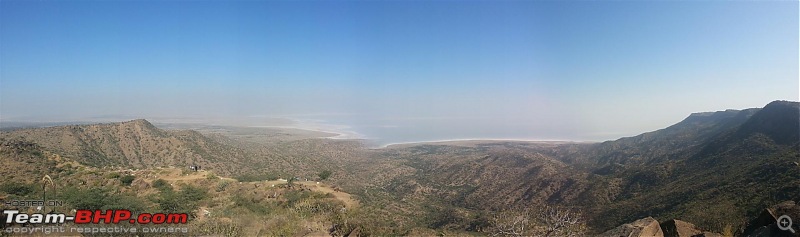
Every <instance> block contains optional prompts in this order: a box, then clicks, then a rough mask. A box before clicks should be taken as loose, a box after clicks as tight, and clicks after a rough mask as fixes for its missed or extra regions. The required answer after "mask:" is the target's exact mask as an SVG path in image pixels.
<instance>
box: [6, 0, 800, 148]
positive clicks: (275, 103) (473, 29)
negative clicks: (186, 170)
mask: <svg viewBox="0 0 800 237" xmlns="http://www.w3.org/2000/svg"><path fill="white" fill-rule="evenodd" d="M798 29H800V27H799V26H798V2H797V1H647V2H645V1H608V2H589V1H572V2H569V1H567V2H563V1H299V2H294V1H292V2H288V1H257V0H256V1H8V0H3V1H0V119H3V120H6V121H9V120H51V121H52V120H71V119H76V118H87V117H95V116H119V115H124V116H133V117H143V118H151V117H247V116H278V117H280V116H289V117H291V116H298V115H305V114H317V115H324V114H330V115H331V116H333V115H336V114H350V115H351V116H355V117H358V118H364V119H365V120H367V119H372V118H383V119H403V120H405V121H413V120H439V121H453V122H454V123H456V122H457V123H469V122H468V121H472V120H480V121H481V122H480V123H476V124H480V126H482V127H481V128H480V129H488V130H491V129H492V125H491V124H494V123H498V124H506V125H507V124H515V126H518V127H519V129H520V130H529V131H531V132H532V133H535V132H536V131H539V130H542V129H547V130H552V131H562V130H563V131H565V132H564V134H563V135H562V137H563V138H566V139H572V138H576V137H580V136H593V137H600V138H606V137H608V138H613V137H615V136H619V135H634V134H638V133H641V132H645V131H650V130H654V129H658V128H662V127H666V126H668V125H670V124H672V123H675V122H678V121H680V120H681V119H683V118H684V117H686V116H687V115H688V114H689V113H691V112H699V111H715V110H724V109H728V108H733V109H741V108H749V107H763V106H764V105H765V104H767V103H768V102H770V101H772V100H794V101H796V100H798V90H799V86H798V67H799V65H800V63H799V62H798V42H800V40H799V39H798ZM465 121H467V122H465ZM356 122H357V121H356ZM517 124H518V125H517ZM465 126H466V125H465ZM576 139H577V138H576Z"/></svg>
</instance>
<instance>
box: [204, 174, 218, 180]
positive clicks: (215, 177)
mask: <svg viewBox="0 0 800 237" xmlns="http://www.w3.org/2000/svg"><path fill="white" fill-rule="evenodd" d="M206 179H219V177H217V175H215V174H214V173H208V174H207V175H206Z"/></svg>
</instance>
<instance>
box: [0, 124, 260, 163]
mask: <svg viewBox="0 0 800 237" xmlns="http://www.w3.org/2000/svg"><path fill="white" fill-rule="evenodd" d="M0 138H5V139H9V140H12V139H13V140H15V141H21V142H28V143H35V144H36V145H38V146H41V147H42V149H43V150H46V151H50V152H53V153H55V154H58V155H60V156H63V157H65V158H67V159H71V160H75V161H77V162H80V163H81V164H85V165H90V166H96V167H102V166H121V167H126V168H152V167H162V166H175V167H187V166H190V165H194V164H197V165H201V166H204V167H207V168H208V169H213V170H215V171H217V172H219V173H221V174H229V173H232V172H235V171H236V170H241V169H247V167H249V166H248V162H249V161H250V160H248V158H247V157H246V156H245V155H244V153H243V152H242V151H240V150H238V149H235V148H232V147H230V146H226V145H223V144H221V143H218V142H215V141H213V140H211V139H209V138H206V137H205V136H203V135H201V134H200V133H198V132H195V131H190V130H185V131H164V130H161V129H158V128H156V127H155V126H153V125H152V124H150V122H148V121H147V120H143V119H139V120H133V121H128V122H122V123H109V124H93V125H69V126H58V127H46V128H33V129H21V130H14V131H9V132H2V133H0Z"/></svg>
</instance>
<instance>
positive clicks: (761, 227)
mask: <svg viewBox="0 0 800 237" xmlns="http://www.w3.org/2000/svg"><path fill="white" fill-rule="evenodd" d="M783 215H787V216H789V217H790V218H791V219H792V220H800V205H797V204H796V203H795V202H793V201H787V202H783V203H780V204H778V205H775V206H773V207H771V208H765V209H764V211H763V212H761V214H760V215H759V216H758V217H756V218H755V219H753V220H751V221H749V222H748V223H749V224H748V225H747V227H745V228H744V229H742V230H736V231H737V233H732V232H733V231H734V230H730V231H731V232H729V233H722V234H720V233H713V232H709V231H703V230H700V229H698V228H697V227H696V226H695V225H694V224H692V223H689V222H686V221H682V220H677V219H671V220H667V221H664V222H659V221H658V220H656V219H654V218H652V217H646V218H642V219H639V220H636V221H633V222H631V223H626V224H623V225H620V226H618V227H617V228H614V229H611V230H609V231H606V232H605V233H603V234H601V235H599V236H603V237H721V236H733V235H737V236H787V237H791V236H795V237H796V236H800V232H797V230H798V227H800V225H798V223H797V222H796V221H795V222H793V223H792V229H794V230H795V233H792V232H791V231H788V230H781V228H779V226H778V225H779V223H778V220H779V218H780V217H781V216H783Z"/></svg>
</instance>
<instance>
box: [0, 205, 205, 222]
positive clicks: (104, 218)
mask: <svg viewBox="0 0 800 237" xmlns="http://www.w3.org/2000/svg"><path fill="white" fill-rule="evenodd" d="M3 214H5V216H6V218H5V222H6V224H64V223H66V222H68V221H72V222H74V223H75V224H101V223H105V224H111V223H114V224H118V223H125V222H128V223H131V224H186V222H187V221H188V220H189V215H187V214H186V213H141V214H138V215H136V216H133V213H131V211H130V210H125V209H120V210H105V211H103V210H94V211H91V210H77V211H75V215H74V216H67V215H66V214H63V213H48V214H39V213H36V214H25V213H20V212H19V211H18V210H4V211H3Z"/></svg>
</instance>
